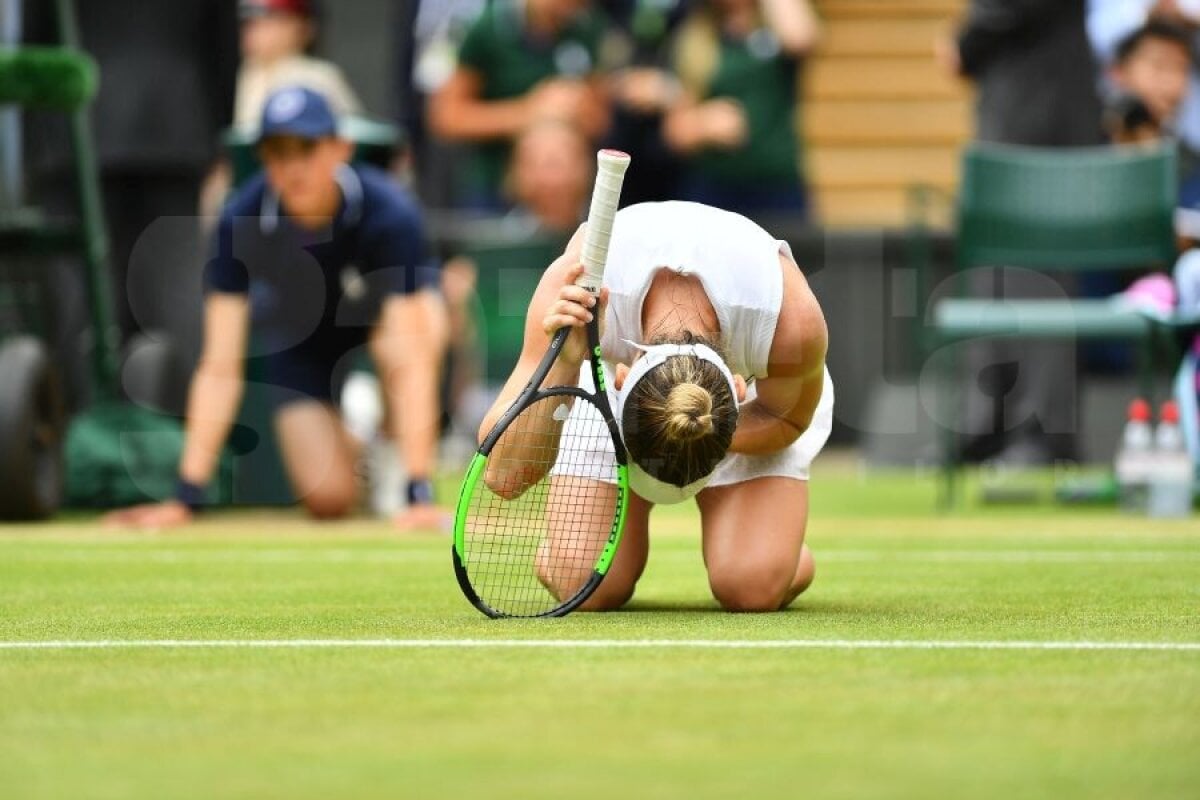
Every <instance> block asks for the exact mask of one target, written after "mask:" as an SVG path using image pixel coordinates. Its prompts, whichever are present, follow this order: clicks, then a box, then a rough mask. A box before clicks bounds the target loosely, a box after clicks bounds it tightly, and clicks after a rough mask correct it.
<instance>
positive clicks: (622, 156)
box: [575, 150, 629, 294]
mask: <svg viewBox="0 0 1200 800" xmlns="http://www.w3.org/2000/svg"><path fill="white" fill-rule="evenodd" d="M628 167H629V156H628V154H626V153H622V152H621V151H620V150H601V151H600V152H599V153H597V154H596V185H595V186H594V187H593V188H592V204H591V206H590V207H589V208H588V218H587V232H586V233H585V234H584V237H583V251H582V253H581V254H580V258H579V260H580V261H581V262H583V274H582V275H580V276H579V280H577V281H575V285H576V286H582V287H583V288H585V289H587V290H588V291H589V292H591V293H592V294H599V293H600V285H601V283H602V282H603V280H604V265H605V263H607V261H608V243H609V240H611V239H612V228H613V218H614V217H616V215H617V205H618V203H619V201H620V199H621V184H623V183H624V182H625V170H626V169H628Z"/></svg>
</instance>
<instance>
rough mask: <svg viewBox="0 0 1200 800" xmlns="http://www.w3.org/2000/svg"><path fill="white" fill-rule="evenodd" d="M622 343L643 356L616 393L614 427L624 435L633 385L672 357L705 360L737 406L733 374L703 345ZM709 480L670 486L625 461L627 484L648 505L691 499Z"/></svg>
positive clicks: (636, 361) (709, 478) (630, 460)
mask: <svg viewBox="0 0 1200 800" xmlns="http://www.w3.org/2000/svg"><path fill="white" fill-rule="evenodd" d="M625 343H626V344H628V345H629V346H630V347H634V348H636V349H638V350H641V351H642V353H644V355H643V356H642V357H641V358H639V359H637V360H635V361H634V362H633V364H632V366H630V368H629V374H628V375H626V376H625V380H624V382H623V383H622V384H621V388H620V389H619V390H618V392H617V424H618V425H619V426H620V427H621V428H622V431H621V432H622V435H624V417H625V401H626V400H627V399H628V398H629V395H630V393H631V392H632V391H633V387H635V386H637V384H638V382H639V381H640V380H641V379H642V378H644V377H646V373H648V372H650V370H652V369H654V368H655V367H657V366H660V365H661V364H662V363H663V362H665V361H666V360H667V359H668V358H672V357H674V356H694V357H696V358H699V359H700V360H702V361H707V362H709V363H710V364H712V365H713V366H715V367H716V368H717V369H719V370H720V371H721V374H722V375H724V376H725V380H726V381H728V382H729V393H730V395H731V396H732V397H733V402H734V404H735V406H736V404H737V385H736V384H735V383H734V381H733V373H732V372H731V371H730V370H729V367H728V366H727V365H726V364H725V361H724V360H723V359H722V358H721V356H720V355H718V354H717V351H716V350H713V349H712V348H711V347H709V346H708V345H705V344H651V345H645V344H638V343H637V342H631V341H629V340H628V339H626V340H625ZM711 479H712V473H711V472H710V473H709V474H708V475H705V476H704V477H702V478H700V479H699V480H696V481H693V482H692V483H689V484H688V485H687V486H675V485H674V484H671V483H667V482H665V481H660V480H659V479H658V478H655V477H654V476H653V475H651V474H649V473H648V472H646V471H645V470H644V469H642V468H641V467H639V466H638V465H637V462H636V461H634V460H633V459H632V458H630V459H629V485H630V488H632V489H633V490H634V491H635V492H637V493H638V494H639V495H640V496H642V497H643V498H645V499H646V500H649V501H650V502H651V503H656V504H659V505H671V504H673V503H681V502H683V501H684V500H687V499H688V498H690V497H694V496H695V495H696V494H698V493H699V492H700V490H701V489H703V488H704V487H705V486H707V485H708V482H709V480H711Z"/></svg>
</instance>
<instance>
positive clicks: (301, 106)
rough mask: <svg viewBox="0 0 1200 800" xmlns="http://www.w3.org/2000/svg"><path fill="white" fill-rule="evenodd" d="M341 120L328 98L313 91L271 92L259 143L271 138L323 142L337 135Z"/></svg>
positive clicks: (285, 90) (291, 88)
mask: <svg viewBox="0 0 1200 800" xmlns="http://www.w3.org/2000/svg"><path fill="white" fill-rule="evenodd" d="M337 132H338V124H337V118H336V117H334V115H333V111H331V110H330V108H329V103H327V102H326V101H325V98H324V97H322V96H321V95H319V94H317V93H316V92H314V91H313V90H312V89H305V88H304V87H302V86H289V87H287V88H284V89H278V90H276V91H274V92H272V93H271V95H270V96H269V97H268V98H267V102H266V103H265V104H264V105H263V113H262V122H261V124H260V125H259V131H258V140H259V141H260V142H261V141H262V140H263V139H266V138H268V137H270V136H299V137H300V138H302V139H323V138H325V137H326V136H336V135H337Z"/></svg>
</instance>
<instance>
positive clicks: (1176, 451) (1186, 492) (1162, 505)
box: [1149, 402, 1193, 517]
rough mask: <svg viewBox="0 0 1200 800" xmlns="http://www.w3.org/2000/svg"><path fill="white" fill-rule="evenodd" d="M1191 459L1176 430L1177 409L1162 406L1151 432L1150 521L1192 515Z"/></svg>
mask: <svg viewBox="0 0 1200 800" xmlns="http://www.w3.org/2000/svg"><path fill="white" fill-rule="evenodd" d="M1192 478H1193V466H1192V459H1191V457H1190V456H1189V455H1188V450H1187V442H1186V441H1184V438H1183V430H1182V429H1181V428H1180V427H1179V406H1178V405H1176V404H1175V403H1174V402H1166V403H1163V406H1162V410H1161V411H1160V413H1159V417H1158V427H1157V428H1156V429H1155V431H1154V457H1153V466H1152V468H1151V471H1150V496H1149V511H1150V516H1152V517H1186V516H1188V515H1189V514H1191V513H1192Z"/></svg>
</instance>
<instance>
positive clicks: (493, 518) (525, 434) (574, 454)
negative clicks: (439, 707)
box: [463, 395, 618, 616]
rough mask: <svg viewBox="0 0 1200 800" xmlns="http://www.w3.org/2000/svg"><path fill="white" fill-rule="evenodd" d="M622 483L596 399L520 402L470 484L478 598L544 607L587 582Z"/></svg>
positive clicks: (471, 568)
mask: <svg viewBox="0 0 1200 800" xmlns="http://www.w3.org/2000/svg"><path fill="white" fill-rule="evenodd" d="M568 417H569V419H568ZM564 422H565V424H564ZM616 483H617V467H616V453H615V448H614V446H613V441H612V437H611V435H610V433H609V429H608V426H607V425H606V424H605V422H604V419H603V417H602V416H601V414H600V411H599V410H598V409H597V408H596V407H595V406H594V405H592V404H591V403H590V402H588V401H586V400H582V399H580V398H576V397H572V396H567V395H553V396H549V397H545V398H542V399H540V400H538V401H536V402H534V403H533V404H531V405H530V406H529V407H528V408H526V409H525V410H524V411H522V412H521V414H520V415H518V417H517V418H516V419H515V420H513V422H512V423H511V424H510V425H509V427H508V428H507V429H506V430H505V431H504V433H503V434H502V435H501V437H500V439H499V440H498V441H497V443H496V446H495V447H494V448H493V449H492V452H491V454H490V456H489V458H488V463H487V466H486V468H485V472H484V476H483V479H481V480H479V481H478V482H477V483H476V485H475V486H474V487H473V489H472V495H471V499H470V505H469V510H468V514H467V519H466V527H465V535H464V552H463V556H464V562H465V566H466V570H467V573H468V575H469V577H470V581H471V586H472V588H473V589H474V590H475V592H476V594H478V595H479V597H480V599H481V600H483V602H484V603H486V604H487V605H488V606H490V607H491V608H493V609H494V610H496V611H499V612H501V613H504V614H507V615H510V616H537V615H539V614H544V613H547V612H550V611H552V610H554V609H555V608H558V607H559V606H561V605H563V604H564V603H565V602H567V601H568V600H570V599H571V598H572V597H574V596H575V595H577V594H578V593H579V592H580V591H581V590H583V589H584V587H585V586H587V585H588V582H589V580H590V579H591V577H592V575H593V573H594V571H595V567H596V562H597V560H598V559H599V558H600V555H601V553H602V552H603V550H604V547H605V545H606V544H607V541H608V538H609V535H610V534H611V533H612V530H613V525H614V521H615V518H616V515H617V507H618V500H617V490H616Z"/></svg>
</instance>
